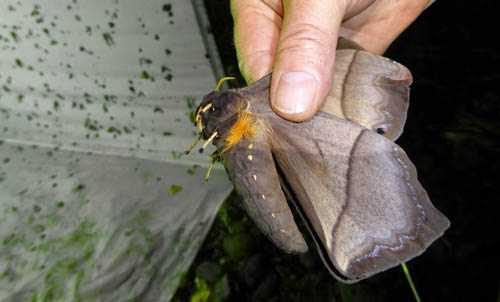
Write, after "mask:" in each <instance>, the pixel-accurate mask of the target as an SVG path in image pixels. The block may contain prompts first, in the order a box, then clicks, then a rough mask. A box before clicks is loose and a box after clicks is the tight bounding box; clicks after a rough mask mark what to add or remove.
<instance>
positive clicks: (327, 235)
mask: <svg viewBox="0 0 500 302" xmlns="http://www.w3.org/2000/svg"><path fill="white" fill-rule="evenodd" d="M270 77H271V76H270V75H268V76H266V77H264V78H262V79H261V80H259V81H257V82H256V83H254V84H252V85H251V86H248V87H245V88H241V89H231V90H227V91H224V92H220V91H213V92H211V93H210V94H208V95H206V96H205V97H204V99H203V101H202V102H201V104H200V106H199V108H198V110H197V117H196V119H197V121H198V126H199V128H200V131H201V135H200V138H201V137H203V138H204V139H207V140H208V141H207V142H205V145H204V147H205V146H206V145H207V144H208V143H209V142H211V141H212V142H213V143H214V144H215V145H216V146H217V151H216V152H215V153H214V154H213V155H212V157H213V158H214V160H221V161H222V163H223V164H224V166H225V167H226V170H227V172H228V174H229V177H230V179H231V180H232V182H233V184H234V186H235V189H236V191H237V192H238V193H239V194H240V196H241V197H242V200H243V202H244V206H245V208H246V210H247V212H248V214H249V215H250V217H251V218H252V219H253V221H254V222H255V224H256V225H257V226H258V227H259V228H260V229H261V230H262V232H264V234H266V236H267V237H268V238H269V239H270V240H272V241H273V242H274V243H275V244H276V245H277V246H278V247H280V248H281V249H283V250H284V251H286V252H288V253H302V252H306V251H307V250H308V247H307V244H306V242H305V241H304V239H303V237H302V234H301V233H300V231H299V230H298V228H297V225H296V224H295V221H294V219H293V216H292V212H291V211H290V208H289V207H288V205H287V202H286V198H285V194H284V190H285V191H286V192H288V193H289V194H290V195H291V196H292V197H293V199H294V200H296V203H297V205H298V208H299V209H300V210H301V212H302V213H303V214H302V216H305V217H304V218H305V219H306V220H307V222H308V225H309V228H310V231H312V233H313V235H314V237H315V239H316V240H317V241H316V242H317V244H318V247H319V248H318V250H320V254H321V255H322V258H323V260H324V261H325V264H326V265H327V267H328V268H329V270H330V272H331V273H332V274H333V275H334V276H335V277H336V278H337V279H338V280H340V281H342V282H345V283H352V282H356V281H358V280H361V279H363V278H367V277H369V276H371V275H373V274H376V273H378V272H381V271H384V270H387V269H389V268H391V267H394V266H396V265H398V264H400V263H402V262H405V261H408V260H409V259H412V258H413V257H416V256H418V255H419V254H421V253H422V252H423V251H424V250H425V249H426V248H427V247H428V246H429V245H430V244H431V243H432V242H433V241H434V240H436V239H437V238H438V237H440V236H441V235H442V234H443V232H444V231H445V230H446V229H447V228H448V226H449V221H448V219H447V218H446V217H445V216H444V215H443V214H441V213H440V212H439V211H438V210H437V209H436V208H435V207H434V206H433V205H432V203H431V202H430V200H429V197H428V196H427V193H426V191H425V190H424V188H423V187H422V186H421V184H420V183H419V182H418V180H417V172H416V169H415V166H414V165H413V164H412V163H411V162H410V160H409V159H408V157H407V155H406V153H405V152H404V151H403V150H402V149H401V147H399V146H398V145H396V144H395V143H394V142H393V141H394V140H395V139H396V138H398V137H399V135H400V134H401V132H402V130H403V126H404V122H405V120H406V111H407V109H408V97H409V85H410V84H411V81H412V78H411V74H410V72H409V71H408V69H407V68H405V67H404V66H402V65H400V64H399V63H396V62H394V61H392V60H390V59H387V58H384V57H381V56H377V55H374V54H371V53H368V52H366V51H363V50H362V49H361V48H360V47H359V46H357V45H356V44H354V43H353V42H350V41H348V40H344V39H340V40H339V47H338V49H337V52H336V64H335V73H334V82H333V85H332V88H331V90H330V93H329V95H328V97H327V100H326V102H325V105H324V106H323V107H322V110H321V111H320V112H318V113H317V114H316V115H315V116H314V117H313V118H312V119H310V120H308V121H306V122H303V123H293V122H289V121H286V120H284V119H282V118H281V117H279V116H278V115H277V114H275V113H274V112H273V111H272V109H271V107H270V105H269V84H270ZM200 138H199V139H200ZM199 139H198V140H199ZM198 140H197V142H198ZM195 144H196V142H195ZM195 144H193V146H192V147H194V145H195ZM192 147H191V148H190V149H192ZM201 150H203V148H202V149H200V151H201ZM280 178H281V182H280Z"/></svg>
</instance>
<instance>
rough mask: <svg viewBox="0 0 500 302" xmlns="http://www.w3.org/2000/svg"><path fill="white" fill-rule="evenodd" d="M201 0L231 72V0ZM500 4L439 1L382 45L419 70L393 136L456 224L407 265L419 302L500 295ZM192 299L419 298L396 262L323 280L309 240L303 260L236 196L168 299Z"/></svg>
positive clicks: (233, 66) (233, 70)
mask: <svg viewBox="0 0 500 302" xmlns="http://www.w3.org/2000/svg"><path fill="white" fill-rule="evenodd" d="M205 2H206V7H207V11H208V13H209V17H210V20H211V23H212V30H213V32H214V35H215V37H216V40H217V44H218V48H219V53H220V56H221V59H222V61H223V64H224V66H225V70H226V74H227V75H230V76H237V75H238V74H239V73H238V67H237V66H238V65H237V62H236V58H235V50H234V44H233V37H232V35H233V34H232V20H231V15H230V12H229V1H228V0H205ZM495 2H496V1H467V2H457V1H442V0H438V1H437V2H435V3H434V4H433V5H432V6H431V7H430V8H429V9H428V10H427V11H425V12H424V13H423V14H422V15H421V16H420V17H419V18H418V20H417V21H416V22H414V23H413V24H412V25H411V26H410V27H409V28H408V29H407V30H406V31H405V32H404V33H403V34H402V36H400V37H399V38H398V39H397V40H396V41H395V42H394V44H393V45H392V46H391V47H390V49H389V50H388V51H387V53H386V56H387V57H390V58H392V59H394V60H396V61H398V62H400V63H402V64H404V65H406V66H407V67H408V68H409V69H410V70H411V71H412V74H413V77H414V83H413V85H412V90H411V101H410V104H411V105H410V110H409V113H408V120H407V123H406V126H405V132H404V133H403V135H402V136H401V138H400V139H399V140H398V142H397V143H398V144H399V145H401V146H402V147H403V148H404V149H405V150H406V152H407V153H408V155H409V157H410V158H411V160H412V161H413V163H414V164H415V166H416V167H417V168H418V171H419V179H420V182H421V183H422V184H423V186H424V187H425V188H426V189H427V191H428V193H429V195H430V197H431V200H432V201H433V203H434V205H435V206H436V207H437V208H438V209H439V210H441V211H442V212H443V213H444V214H445V215H446V216H448V218H449V219H450V220H451V228H450V229H449V230H448V231H447V232H446V233H445V235H444V236H443V237H442V238H440V239H439V240H438V241H437V242H436V243H434V244H433V245H432V246H431V247H430V248H429V249H428V250H427V251H426V252H425V253H424V254H423V255H422V256H420V257H418V258H416V259H413V260H412V261H410V262H409V263H408V267H409V269H410V271H411V274H412V277H413V280H414V282H415V284H416V287H417V289H418V291H419V293H420V296H421V297H422V300H423V301H500V289H499V285H500V272H499V264H498V261H497V259H498V257H499V256H500V252H499V251H498V249H497V247H498V246H500V216H499V209H500V206H499V205H500V198H498V193H497V192H498V189H499V187H500V182H499V179H500V177H499V176H500V175H499V174H500V172H499V168H500V167H499V165H498V162H499V159H498V158H499V156H500V144H499V143H500V122H499V119H500V102H499V100H498V93H497V91H498V88H497V87H498V86H499V85H500V75H499V71H498V68H499V64H498V63H499V53H498V50H497V49H496V48H495V47H494V46H493V44H494V43H498V40H499V39H498V37H499V34H498V29H499V26H498V24H495V23H496V22H495V21H496V19H495V18H498V17H497V16H492V13H493V12H494V11H496V9H495V7H494V6H495V5H494V4H495ZM240 84H241V85H243V83H242V82H240ZM308 239H309V240H310V238H308ZM309 246H310V247H313V244H312V242H311V241H309ZM189 300H191V301H287V302H292V301H412V300H414V298H413V295H412V293H411V291H410V288H409V286H408V282H407V281H406V279H405V276H404V274H403V272H402V270H401V268H399V267H397V268H394V269H391V270H389V271H387V272H384V273H381V274H378V275H376V276H374V277H371V278H369V279H367V280H364V281H361V282H359V283H357V284H354V285H343V284H340V283H339V282H337V281H335V279H333V278H332V277H330V276H329V274H328V272H327V271H326V269H325V268H324V267H323V264H322V262H321V260H320V259H319V257H318V256H317V253H316V251H315V250H314V248H312V249H311V250H310V251H309V253H307V254H305V255H301V256H296V255H286V254H284V253H282V252H281V251H280V250H278V249H277V248H276V247H274V246H273V245H272V244H271V243H270V242H269V241H268V240H267V239H266V238H265V237H264V236H263V235H262V234H261V233H260V232H259V231H258V230H257V229H256V228H255V226H254V225H253V223H252V222H251V221H250V220H249V218H248V217H247V216H246V213H245V212H244V211H243V209H242V208H241V207H240V204H239V200H238V199H237V197H235V196H234V195H233V196H231V197H230V198H229V199H228V200H227V201H226V202H225V203H224V205H223V207H222V208H221V210H220V212H219V214H218V216H217V219H216V221H215V223H214V225H213V227H212V229H211V231H210V233H209V235H208V237H207V239H206V240H205V242H204V244H203V246H202V248H201V250H200V252H199V254H198V256H197V258H196V260H195V262H194V263H193V265H192V267H191V269H190V270H189V272H188V273H187V274H186V275H185V277H184V278H183V282H182V285H181V287H180V289H179V290H178V292H177V294H176V296H175V297H174V301H189Z"/></svg>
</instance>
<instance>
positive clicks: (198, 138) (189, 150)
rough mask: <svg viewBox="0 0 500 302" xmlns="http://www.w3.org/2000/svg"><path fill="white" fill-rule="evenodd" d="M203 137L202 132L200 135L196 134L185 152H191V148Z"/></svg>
mask: <svg viewBox="0 0 500 302" xmlns="http://www.w3.org/2000/svg"><path fill="white" fill-rule="evenodd" d="M202 137H203V135H202V134H200V136H198V137H197V138H196V139H195V140H194V143H193V144H192V145H191V146H190V147H189V148H188V149H187V150H186V152H185V153H186V154H189V152H191V150H193V148H194V147H195V146H196V144H198V142H199V141H200V140H201V138H202Z"/></svg>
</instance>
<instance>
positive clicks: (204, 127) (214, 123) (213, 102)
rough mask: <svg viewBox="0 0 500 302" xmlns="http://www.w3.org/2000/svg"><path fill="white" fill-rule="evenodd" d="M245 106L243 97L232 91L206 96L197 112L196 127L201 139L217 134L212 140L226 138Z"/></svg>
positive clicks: (214, 92) (217, 92)
mask: <svg viewBox="0 0 500 302" xmlns="http://www.w3.org/2000/svg"><path fill="white" fill-rule="evenodd" d="M247 106H248V104H247V102H246V101H245V99H244V97H243V96H242V95H241V94H240V93H239V92H238V91H237V90H234V89H231V90H227V91H224V92H221V91H212V92H211V93H209V94H207V95H206V96H205V97H204V98H203V100H202V102H201V104H200V106H199V107H198V110H197V122H198V127H199V128H200V131H201V133H202V135H203V138H204V139H209V138H210V137H212V136H213V135H214V134H215V133H217V134H215V137H214V138H213V139H214V140H215V142H217V141H218V139H219V138H224V137H225V136H227V135H228V133H229V130H230V129H231V128H232V127H233V126H234V124H235V123H236V121H237V120H238V115H239V113H240V112H241V111H242V110H244V109H245V108H247Z"/></svg>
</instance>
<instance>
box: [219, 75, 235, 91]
mask: <svg viewBox="0 0 500 302" xmlns="http://www.w3.org/2000/svg"><path fill="white" fill-rule="evenodd" d="M234 79H236V78H235V77H223V78H222V79H220V80H219V83H217V87H215V90H217V91H219V88H220V86H221V85H222V83H224V82H225V81H227V80H234Z"/></svg>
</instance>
